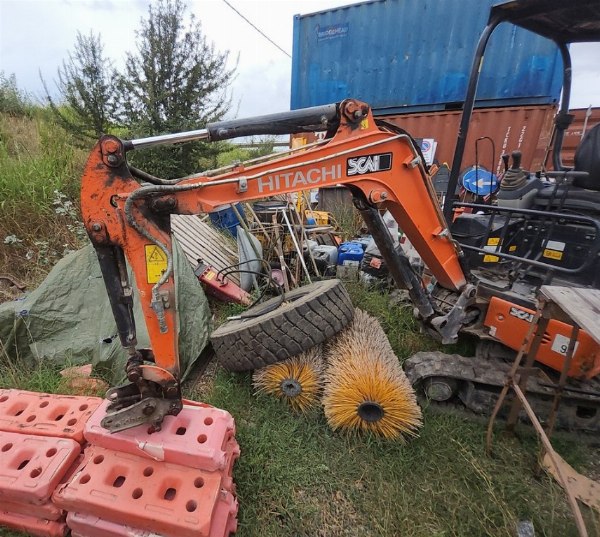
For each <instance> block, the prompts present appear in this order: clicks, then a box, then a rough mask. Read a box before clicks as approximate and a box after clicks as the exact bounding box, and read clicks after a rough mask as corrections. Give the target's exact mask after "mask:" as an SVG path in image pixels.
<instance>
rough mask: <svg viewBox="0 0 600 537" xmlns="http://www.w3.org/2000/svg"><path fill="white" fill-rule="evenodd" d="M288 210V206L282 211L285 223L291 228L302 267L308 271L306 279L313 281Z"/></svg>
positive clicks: (309, 281)
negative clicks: (287, 212)
mask: <svg viewBox="0 0 600 537" xmlns="http://www.w3.org/2000/svg"><path fill="white" fill-rule="evenodd" d="M286 211H287V207H286V208H285V209H284V210H283V211H281V213H282V214H283V219H284V220H285V223H286V224H287V227H288V229H289V230H290V235H291V236H292V242H293V243H294V246H295V247H296V252H298V258H299V259H300V263H301V264H302V268H303V269H304V272H305V273H306V279H307V280H308V283H312V280H311V279H310V273H309V272H308V267H307V266H306V263H305V262H304V256H303V255H302V249H301V248H300V246H299V244H298V241H297V239H296V234H295V233H294V230H293V228H292V224H291V223H290V220H289V218H288V216H287V214H286Z"/></svg>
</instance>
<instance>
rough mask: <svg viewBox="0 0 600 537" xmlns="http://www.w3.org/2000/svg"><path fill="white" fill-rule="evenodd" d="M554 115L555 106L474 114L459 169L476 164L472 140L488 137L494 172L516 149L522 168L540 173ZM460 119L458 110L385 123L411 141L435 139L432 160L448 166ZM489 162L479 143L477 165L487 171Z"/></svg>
mask: <svg viewBox="0 0 600 537" xmlns="http://www.w3.org/2000/svg"><path fill="white" fill-rule="evenodd" d="M555 113H556V108H555V107H554V106H522V107H510V108H480V109H477V110H474V112H473V116H472V119H471V125H470V129H469V135H468V137H467V145H466V149H465V155H464V157H463V162H462V166H461V169H462V168H466V167H467V166H472V165H473V164H475V140H477V138H479V137H481V136H489V137H490V138H492V140H494V144H495V146H496V158H495V166H494V169H493V171H494V172H499V171H500V170H501V169H502V162H501V159H500V157H501V155H502V153H510V152H511V151H514V150H516V149H518V150H519V151H521V153H522V154H523V160H522V162H523V164H522V166H523V167H525V168H527V169H530V170H536V169H539V168H540V167H541V165H542V163H543V161H544V156H545V154H546V148H547V146H548V144H549V142H550V138H551V136H552V120H553V118H554V114H555ZM460 116H461V112H460V110H458V111H444V112H430V113H424V114H406V115H399V116H387V117H385V119H386V120H387V121H389V122H390V123H394V124H395V125H398V126H399V127H402V128H403V129H404V130H406V131H407V132H409V133H410V135H411V136H413V137H414V138H434V139H435V140H436V141H437V143H438V145H437V149H436V152H435V159H436V160H437V161H438V162H440V163H443V162H446V163H448V165H449V166H451V165H452V158H453V157H454V148H455V146H456V137H457V135H458V126H459V124H460ZM491 162H492V154H491V149H490V144H489V142H487V141H482V142H481V143H480V144H479V164H480V165H481V166H484V167H486V168H488V169H489V168H490V166H491Z"/></svg>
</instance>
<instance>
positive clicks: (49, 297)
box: [0, 241, 210, 384]
mask: <svg viewBox="0 0 600 537" xmlns="http://www.w3.org/2000/svg"><path fill="white" fill-rule="evenodd" d="M173 242H174V252H173V253H174V261H175V274H176V282H177V300H178V311H179V359H180V363H181V371H182V378H185V375H186V374H187V373H188V372H189V371H190V369H191V367H192V365H193V363H194V361H195V360H196V359H197V358H198V356H199V355H200V353H201V352H202V350H203V349H204V347H205V345H206V344H207V342H208V336H209V323H210V312H209V309H208V302H207V300H206V297H205V295H204V291H203V290H202V287H201V286H200V282H199V281H198V279H197V278H196V276H194V273H193V270H192V267H191V266H190V264H189V262H188V261H187V259H186V258H185V256H184V255H183V252H182V251H181V249H180V247H179V246H178V245H177V244H176V241H173ZM133 289H134V290H135V283H134V284H133ZM134 294H135V293H134ZM134 314H135V320H136V328H137V339H138V347H140V348H150V341H149V337H148V332H147V330H146V326H145V323H144V318H143V315H142V311H141V307H140V303H139V300H138V299H137V296H136V298H135V304H134ZM116 334H117V330H116V325H115V321H114V318H113V316H112V311H111V308H110V304H109V301H108V296H107V294H106V288H105V286H104V281H103V280H102V275H101V273H100V266H99V264H98V259H97V257H96V253H95V251H94V249H93V247H92V246H91V245H89V246H87V247H85V248H83V249H82V250H79V251H77V252H74V253H72V254H70V255H68V256H66V257H65V258H64V259H62V260H61V261H59V262H58V263H57V264H56V266H55V267H54V268H53V269H52V271H51V272H50V274H48V276H47V277H46V279H45V280H44V282H43V283H42V284H41V285H40V286H39V287H38V288H37V289H35V290H34V291H32V292H31V293H29V294H27V295H26V296H25V298H24V299H22V300H16V301H14V302H7V303H4V304H0V341H1V342H2V346H3V347H4V350H5V352H6V354H7V355H8V359H16V358H17V357H18V358H19V359H20V360H22V361H24V362H25V363H35V362H39V361H46V360H51V361H53V362H57V363H59V364H63V363H64V364H68V365H80V364H87V363H92V364H93V366H94V371H96V372H98V373H100V374H101V375H102V377H103V378H105V380H107V381H109V382H111V383H112V384H119V383H121V382H122V381H124V379H125V374H124V369H123V368H124V364H125V360H126V354H125V351H124V350H123V349H122V347H121V343H120V341H119V338H118V337H117V335H116Z"/></svg>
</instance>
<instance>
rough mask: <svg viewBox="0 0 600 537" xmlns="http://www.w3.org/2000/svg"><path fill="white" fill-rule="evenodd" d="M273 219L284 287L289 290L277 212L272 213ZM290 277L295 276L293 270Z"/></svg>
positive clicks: (276, 248)
mask: <svg viewBox="0 0 600 537" xmlns="http://www.w3.org/2000/svg"><path fill="white" fill-rule="evenodd" d="M271 221H272V222H273V230H274V232H275V245H276V246H275V250H276V252H277V255H278V256H279V264H280V265H281V273H282V274H283V288H284V289H285V291H286V292H288V291H289V290H290V284H289V283H288V274H287V263H286V262H285V257H284V256H283V244H282V242H281V237H280V236H279V223H278V222H277V213H276V212H275V213H273V214H272V215H271ZM290 278H292V280H293V278H294V277H293V275H292V271H291V270H290ZM294 284H295V282H294Z"/></svg>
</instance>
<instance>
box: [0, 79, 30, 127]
mask: <svg viewBox="0 0 600 537" xmlns="http://www.w3.org/2000/svg"><path fill="white" fill-rule="evenodd" d="M28 105H29V97H28V95H26V94H25V93H23V92H22V91H21V90H20V89H19V87H18V86H17V77H16V76H15V75H14V73H13V74H11V75H5V74H4V71H0V112H2V113H4V114H8V115H11V116H23V115H26V114H27V113H28V111H29V110H28Z"/></svg>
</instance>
